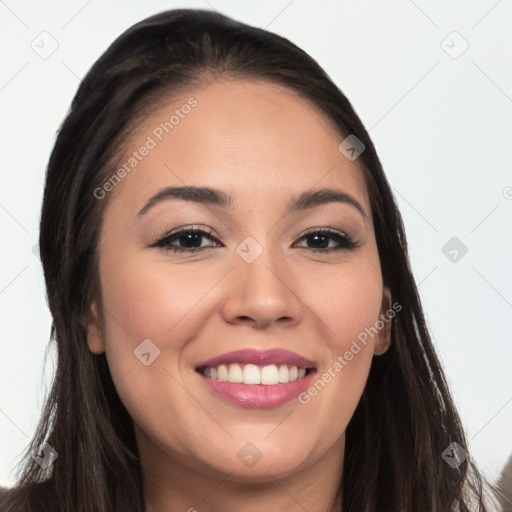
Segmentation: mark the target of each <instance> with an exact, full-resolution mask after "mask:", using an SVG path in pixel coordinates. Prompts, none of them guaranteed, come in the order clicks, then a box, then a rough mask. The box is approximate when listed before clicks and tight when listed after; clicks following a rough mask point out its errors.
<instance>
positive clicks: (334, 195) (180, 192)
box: [137, 186, 367, 220]
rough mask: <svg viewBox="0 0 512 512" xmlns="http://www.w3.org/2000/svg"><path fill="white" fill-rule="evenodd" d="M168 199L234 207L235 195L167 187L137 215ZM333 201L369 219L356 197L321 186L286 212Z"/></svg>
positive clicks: (300, 197) (305, 194) (192, 187)
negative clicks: (346, 205) (347, 206)
mask: <svg viewBox="0 0 512 512" xmlns="http://www.w3.org/2000/svg"><path fill="white" fill-rule="evenodd" d="M167 199H182V200H184V201H193V202H196V203H201V204H205V205H212V206H220V207H221V208H232V206H233V197H232V196H231V195H229V194H227V193H226V192H224V191H222V190H219V189H215V188H210V187H196V186H184V187H166V188H164V189H162V190H160V191H158V192H157V193H156V194H155V195H154V196H152V197H151V198H150V199H149V200H148V201H147V202H146V204H145V205H144V206H143V207H142V209H141V210H140V211H139V213H138V214H137V215H138V216H141V215H144V214H145V213H146V212H147V211H148V210H149V209H150V208H151V207H153V206H154V205H156V204H157V203H160V202H161V201H164V200H167ZM333 202H338V203H345V204H348V205H351V206H353V207H354V208H356V209H357V211H359V213H360V214H361V215H362V216H363V218H364V219H365V220H366V219H367V215H366V213H365V211H364V210H363V207H362V206H361V205H360V204H359V202H358V201H357V200H356V199H355V198H354V197H352V196H351V195H350V194H347V193H346V192H343V191H342V190H336V189H332V188H321V189H316V190H307V191H305V192H303V193H302V194H300V196H299V197H298V198H292V199H291V201H290V202H289V204H288V209H287V211H286V213H290V212H293V211H301V210H307V209H308V208H314V207H316V206H320V205H322V204H327V203H333Z"/></svg>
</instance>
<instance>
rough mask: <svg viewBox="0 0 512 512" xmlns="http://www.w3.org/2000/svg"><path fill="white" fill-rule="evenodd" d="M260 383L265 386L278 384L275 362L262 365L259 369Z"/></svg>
mask: <svg viewBox="0 0 512 512" xmlns="http://www.w3.org/2000/svg"><path fill="white" fill-rule="evenodd" d="M261 383H262V384H266V385H267V386H270V385H272V384H279V372H278V370H277V366H276V365H275V364H271V365H269V366H264V367H263V368H262V369H261Z"/></svg>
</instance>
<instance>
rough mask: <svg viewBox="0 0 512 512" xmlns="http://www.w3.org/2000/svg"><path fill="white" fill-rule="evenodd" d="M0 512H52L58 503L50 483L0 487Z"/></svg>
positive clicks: (56, 509) (55, 509) (56, 508)
mask: <svg viewBox="0 0 512 512" xmlns="http://www.w3.org/2000/svg"><path fill="white" fill-rule="evenodd" d="M0 511H2V512H54V511H58V503H57V499H56V495H55V492H54V488H53V485H52V482H50V481H45V482H39V483H32V484H27V485H23V486H15V487H12V488H10V489H9V488H7V487H0Z"/></svg>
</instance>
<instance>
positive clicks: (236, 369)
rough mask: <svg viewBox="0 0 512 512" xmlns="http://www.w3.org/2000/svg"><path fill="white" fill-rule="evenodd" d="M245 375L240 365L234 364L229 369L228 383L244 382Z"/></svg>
mask: <svg viewBox="0 0 512 512" xmlns="http://www.w3.org/2000/svg"><path fill="white" fill-rule="evenodd" d="M243 381H244V374H243V372H242V368H240V365H239V364H232V365H231V366H230V367H229V373H228V382H243Z"/></svg>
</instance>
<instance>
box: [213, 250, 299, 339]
mask: <svg viewBox="0 0 512 512" xmlns="http://www.w3.org/2000/svg"><path fill="white" fill-rule="evenodd" d="M234 265H235V268H234V269H233V271H232V272H230V274H231V275H230V280H229V285H228V286H227V287H226V295H227V299H226V301H225V302H224V304H223V308H222V314H223V317H224V319H225V321H226V322H228V323H231V324H242V323H246V324H248V325H250V326H252V327H254V328H256V329H265V328H268V327H269V326H271V325H272V324H274V323H275V324H277V325H280V326H282V327H284V326H291V325H295V324H297V323H299V322H300V321H301V318H302V314H303V311H304V303H303V302H302V300H301V298H300V297H299V295H298V292H297V290H296V288H297V282H296V279H294V276H293V272H292V271H291V269H290V268H289V267H288V266H287V264H286V262H285V261H284V260H283V258H280V257H279V254H276V252H272V251H270V250H263V252H262V253H261V254H260V256H258V258H256V260H254V261H253V262H252V263H248V262H247V261H245V260H244V259H243V258H242V257H239V256H238V255H235V257H234Z"/></svg>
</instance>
